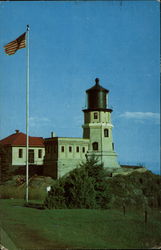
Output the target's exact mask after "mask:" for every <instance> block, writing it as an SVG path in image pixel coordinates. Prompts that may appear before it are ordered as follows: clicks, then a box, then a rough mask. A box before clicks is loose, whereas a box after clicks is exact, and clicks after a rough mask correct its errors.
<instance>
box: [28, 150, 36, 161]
mask: <svg viewBox="0 0 161 250" xmlns="http://www.w3.org/2000/svg"><path fill="white" fill-rule="evenodd" d="M34 161H35V159H34V150H33V149H29V163H34Z"/></svg>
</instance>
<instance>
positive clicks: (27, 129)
mask: <svg viewBox="0 0 161 250" xmlns="http://www.w3.org/2000/svg"><path fill="white" fill-rule="evenodd" d="M28 186H29V25H27V30H26V202H27V203H28V196H29V194H28Z"/></svg>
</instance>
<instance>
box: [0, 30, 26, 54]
mask: <svg viewBox="0 0 161 250" xmlns="http://www.w3.org/2000/svg"><path fill="white" fill-rule="evenodd" d="M25 47H26V32H25V33H23V34H22V35H21V36H19V37H18V38H16V39H15V40H14V41H12V42H10V43H8V44H6V45H5V46H4V49H5V52H6V54H8V55H13V54H15V53H16V51H17V50H19V49H22V48H25Z"/></svg>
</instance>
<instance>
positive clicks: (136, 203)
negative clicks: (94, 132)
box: [0, 167, 161, 208]
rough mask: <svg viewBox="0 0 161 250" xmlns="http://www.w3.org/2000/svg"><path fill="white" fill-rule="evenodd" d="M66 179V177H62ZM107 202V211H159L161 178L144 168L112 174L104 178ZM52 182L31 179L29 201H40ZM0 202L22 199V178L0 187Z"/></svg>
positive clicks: (127, 169) (7, 182) (23, 188)
mask: <svg viewBox="0 0 161 250" xmlns="http://www.w3.org/2000/svg"><path fill="white" fill-rule="evenodd" d="M66 178H67V177H66ZM105 179H106V185H107V189H108V195H109V196H110V202H109V204H108V207H111V208H117V207H120V206H121V207H122V206H128V207H129V206H131V207H151V208H159V207H161V176H159V175H155V174H153V173H152V172H150V171H148V170H147V169H146V168H137V167H136V168H131V169H130V168H126V167H122V168H121V169H118V170H115V171H114V172H113V174H112V176H106V178H105ZM55 182H56V181H55V180H53V179H52V178H51V177H44V176H33V177H31V178H30V179H29V199H32V200H33V199H34V200H42V201H43V200H44V199H45V197H46V196H47V191H46V188H47V187H48V186H52V185H54V183H55ZM0 189H1V197H2V198H24V194H25V176H13V177H12V179H11V180H9V181H6V182H5V184H3V185H1V186H0Z"/></svg>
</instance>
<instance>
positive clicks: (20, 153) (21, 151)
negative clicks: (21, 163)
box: [18, 148, 23, 158]
mask: <svg viewBox="0 0 161 250" xmlns="http://www.w3.org/2000/svg"><path fill="white" fill-rule="evenodd" d="M18 157H19V158H22V157H23V149H22V148H20V149H19V151H18Z"/></svg>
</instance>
